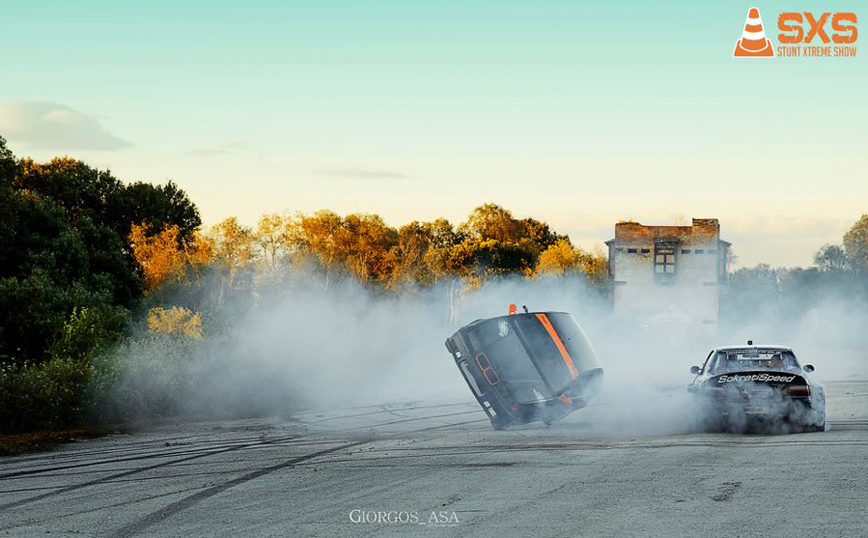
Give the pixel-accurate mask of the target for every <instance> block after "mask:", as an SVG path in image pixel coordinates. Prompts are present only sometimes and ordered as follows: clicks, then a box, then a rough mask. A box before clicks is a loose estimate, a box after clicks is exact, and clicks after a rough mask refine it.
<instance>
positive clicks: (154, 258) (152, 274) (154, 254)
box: [129, 222, 185, 292]
mask: <svg viewBox="0 0 868 538" xmlns="http://www.w3.org/2000/svg"><path fill="white" fill-rule="evenodd" d="M179 233H180V231H179V229H178V227H177V226H174V225H172V226H167V227H165V228H163V230H162V231H160V232H158V233H155V234H152V233H151V232H150V226H149V225H148V224H147V223H144V222H143V223H141V224H133V225H132V228H131V231H130V235H129V243H130V246H131V248H132V251H133V257H134V258H135V259H136V262H137V263H138V264H139V267H140V268H141V272H142V284H143V285H144V288H145V291H146V292H151V291H153V290H155V289H157V288H159V287H161V286H162V285H163V284H164V283H165V282H167V281H178V280H180V279H181V278H182V277H183V275H184V265H185V258H184V255H183V253H182V251H181V248H180V246H179V245H178V234H179Z"/></svg>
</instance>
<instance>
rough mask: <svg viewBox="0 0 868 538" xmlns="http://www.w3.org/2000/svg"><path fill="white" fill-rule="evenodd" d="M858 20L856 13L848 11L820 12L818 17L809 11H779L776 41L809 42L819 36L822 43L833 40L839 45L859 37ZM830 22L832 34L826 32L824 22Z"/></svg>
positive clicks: (787, 42) (788, 42) (846, 43)
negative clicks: (778, 32) (778, 31)
mask: <svg viewBox="0 0 868 538" xmlns="http://www.w3.org/2000/svg"><path fill="white" fill-rule="evenodd" d="M858 22H859V20H858V18H857V17H856V14H855V13H853V12H851V11H848V12H840V13H822V14H821V15H820V16H819V17H817V16H815V15H814V14H813V13H811V12H810V11H805V12H802V13H799V12H797V11H793V12H786V13H781V14H780V16H779V17H778V30H780V31H781V33H780V34H778V41H780V42H781V43H786V44H795V43H806V44H807V43H811V42H812V41H813V40H814V38H815V37H819V38H820V40H821V41H822V42H823V43H829V42H830V41H833V42H835V43H837V44H839V45H849V44H852V43H855V42H856V40H857V39H858V38H859V29H858V28H857V27H856V24H857V23H858ZM827 23H831V27H832V32H833V33H832V35H831V36H830V35H829V34H828V33H827V32H826V24H827Z"/></svg>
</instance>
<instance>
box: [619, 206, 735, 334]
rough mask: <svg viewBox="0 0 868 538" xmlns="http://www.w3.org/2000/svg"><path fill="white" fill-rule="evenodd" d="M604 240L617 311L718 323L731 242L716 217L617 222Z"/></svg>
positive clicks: (655, 319)
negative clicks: (669, 222)
mask: <svg viewBox="0 0 868 538" xmlns="http://www.w3.org/2000/svg"><path fill="white" fill-rule="evenodd" d="M606 245H608V247H609V277H610V278H611V279H612V281H613V283H614V302H615V305H614V306H615V315H616V316H618V317H621V318H626V319H633V320H636V321H640V322H643V323H679V324H702V325H715V326H716V325H717V321H718V311H719V305H720V293H721V290H722V289H723V287H724V286H725V285H726V282H727V277H728V275H729V247H730V243H728V242H726V241H723V240H721V239H720V224H719V223H718V221H717V219H693V223H692V225H691V226H643V225H642V224H639V223H638V222H619V223H618V224H616V225H615V238H614V239H611V240H609V241H606Z"/></svg>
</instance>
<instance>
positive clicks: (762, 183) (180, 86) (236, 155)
mask: <svg viewBox="0 0 868 538" xmlns="http://www.w3.org/2000/svg"><path fill="white" fill-rule="evenodd" d="M752 5H756V6H757V7H759V9H760V13H761V15H762V17H763V22H764V25H765V29H766V33H767V34H768V35H769V37H771V39H772V41H773V42H774V43H775V44H776V45H777V44H778V43H777V34H778V30H777V28H776V20H777V17H778V14H779V13H780V12H781V11H782V10H785V9H786V10H796V11H812V12H816V13H817V14H819V13H822V12H824V11H855V12H856V13H857V15H858V16H859V17H862V16H863V12H864V5H865V4H864V2H862V1H855V0H834V1H831V2H830V1H828V0H827V1H824V2H817V1H806V2H798V3H792V2H788V3H786V4H784V3H782V2H771V1H763V2H756V3H752V4H751V3H739V2H735V1H727V2H695V1H694V2H687V1H675V0H669V1H661V2H638V1H623V2H603V1H597V2H576V1H574V0H572V1H552V0H537V1H520V2H519V1H512V0H497V1H488V0H485V1H469V0H463V1H454V0H441V1H438V2H431V1H428V2H421V1H415V0H401V1H377V0H371V1H367V2H359V1H336V0H334V1H333V0H317V1H308V2H296V1H280V2H278V1H264V0H250V1H246V2H231V3H230V2H219V1H209V2H199V1H188V2H181V1H177V0H176V1H171V2H169V1H162V0H152V1H149V2H137V3H135V4H133V3H130V2H116V1H112V2H101V1H88V0H79V1H76V2H68V1H54V2H53V1H35V0H30V1H19V0H3V16H2V17H0V36H3V39H2V43H3V45H4V52H3V54H2V55H0V135H2V136H4V137H5V138H7V140H8V143H9V147H10V148H11V149H12V150H13V151H14V152H15V153H16V155H19V156H32V157H33V158H34V159H36V160H47V159H50V158H51V157H53V156H57V155H70V156H73V157H76V158H80V159H82V160H85V161H86V162H88V163H90V164H91V165H94V166H97V167H99V168H101V169H110V170H111V171H112V172H113V173H114V174H115V175H116V176H117V177H119V178H121V179H123V180H126V181H136V180H145V181H152V182H158V183H162V182H165V181H168V180H173V181H175V182H176V183H178V184H179V185H180V186H181V187H182V188H183V189H185V190H186V191H187V192H188V194H189V195H190V197H191V199H192V200H193V201H194V202H195V203H196V204H197V205H198V206H199V208H200V211H201V213H202V217H203V221H204V222H205V224H207V225H211V224H215V223H217V222H219V221H220V220H222V219H224V218H226V217H229V216H237V217H239V218H240V219H241V220H242V222H245V223H248V224H255V222H256V221H257V220H258V218H259V216H260V215H262V214H263V213H274V212H277V213H295V212H298V211H301V212H306V213H308V212H312V211H315V210H317V209H323V208H329V209H332V210H335V211H337V212H339V213H350V212H364V213H377V214H380V215H381V216H383V218H384V219H385V220H386V222H388V223H389V224H392V225H401V224H404V223H407V222H409V221H411V220H432V219H434V218H438V217H447V218H449V219H450V220H452V221H454V222H460V221H463V220H464V219H465V218H466V217H467V215H468V214H469V213H470V211H471V210H472V209H473V208H474V207H476V206H478V205H480V204H482V203H486V202H493V203H497V204H500V205H503V206H504V207H506V208H508V209H510V210H511V211H512V212H513V214H514V215H516V216H518V217H527V216H533V217H534V218H538V219H542V220H546V221H547V222H549V224H550V225H551V226H552V227H553V228H554V229H555V230H557V231H558V232H560V233H567V234H569V235H570V238H571V239H572V240H573V242H574V243H576V244H578V245H580V246H582V247H585V248H594V247H595V246H601V245H602V243H603V242H604V241H606V240H607V239H610V238H611V237H612V236H613V234H614V224H615V222H617V221H618V220H623V219H633V220H637V221H640V222H643V223H646V224H676V223H684V222H689V219H690V218H691V217H702V218H707V217H716V218H718V219H720V222H721V229H722V232H721V233H722V237H723V238H724V239H726V240H728V241H730V242H732V243H733V250H734V253H735V254H736V256H737V257H738V264H739V266H749V265H753V264H756V263H760V262H765V263H770V264H771V265H774V266H792V265H807V264H810V263H811V261H812V257H813V254H814V252H816V250H817V249H818V248H819V247H820V246H821V245H823V244H824V243H836V242H840V241H841V236H842V235H843V234H844V233H845V232H846V230H847V229H848V228H849V227H850V226H851V225H852V224H853V223H854V222H855V221H856V219H858V218H859V216H860V215H861V214H863V213H868V174H866V164H868V151H866V150H868V135H866V124H868V122H866V120H868V100H866V98H865V88H866V87H868V84H866V83H868V70H866V63H865V56H866V55H868V44H866V45H865V47H866V49H864V50H859V51H858V53H857V57H856V58H851V59H841V58H774V59H768V60H766V59H734V58H732V52H733V49H734V46H735V42H736V40H737V39H738V38H739V37H740V36H741V31H742V29H743V25H744V22H745V16H746V14H747V10H748V8H749V7H751V6H752ZM827 30H829V31H831V29H830V28H827ZM866 35H868V34H866ZM866 39H868V37H866ZM812 44H817V43H816V42H815V43H812ZM856 45H857V46H859V49H862V46H860V45H861V40H860V41H857V43H856Z"/></svg>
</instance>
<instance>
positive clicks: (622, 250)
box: [615, 247, 624, 252]
mask: <svg viewBox="0 0 868 538" xmlns="http://www.w3.org/2000/svg"><path fill="white" fill-rule="evenodd" d="M615 252H624V249H623V248H621V247H618V248H616V249H615Z"/></svg>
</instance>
